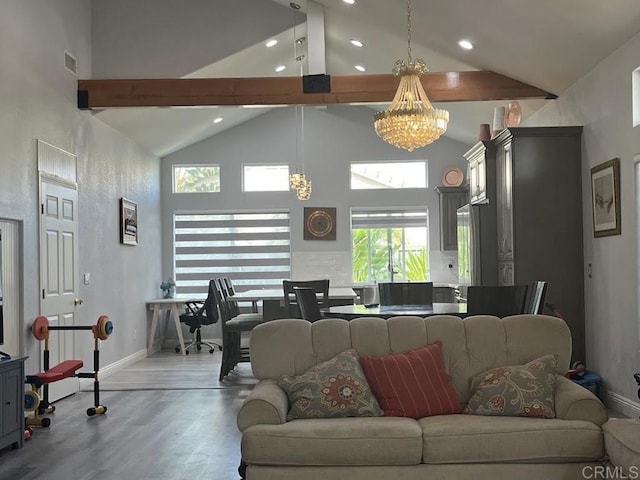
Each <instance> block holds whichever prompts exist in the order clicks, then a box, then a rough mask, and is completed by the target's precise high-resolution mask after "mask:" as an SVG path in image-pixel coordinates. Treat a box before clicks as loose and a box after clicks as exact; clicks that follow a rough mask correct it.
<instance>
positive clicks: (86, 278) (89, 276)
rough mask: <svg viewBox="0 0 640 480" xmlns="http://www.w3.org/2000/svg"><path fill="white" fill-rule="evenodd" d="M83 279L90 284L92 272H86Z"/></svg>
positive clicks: (86, 283)
mask: <svg viewBox="0 0 640 480" xmlns="http://www.w3.org/2000/svg"><path fill="white" fill-rule="evenodd" d="M83 280H84V284H85V285H89V284H90V283H91V274H90V273H85V274H84V278H83Z"/></svg>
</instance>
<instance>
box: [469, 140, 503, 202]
mask: <svg viewBox="0 0 640 480" xmlns="http://www.w3.org/2000/svg"><path fill="white" fill-rule="evenodd" d="M464 158H465V159H466V160H467V162H468V168H467V178H468V179H469V203H470V204H471V205H481V204H485V203H489V202H491V201H492V199H493V201H494V202H495V168H496V167H495V145H494V144H493V142H490V141H487V142H484V141H480V142H478V143H476V144H475V145H474V146H473V147H472V148H471V149H470V150H469V151H468V152H467V153H466V154H465V155H464Z"/></svg>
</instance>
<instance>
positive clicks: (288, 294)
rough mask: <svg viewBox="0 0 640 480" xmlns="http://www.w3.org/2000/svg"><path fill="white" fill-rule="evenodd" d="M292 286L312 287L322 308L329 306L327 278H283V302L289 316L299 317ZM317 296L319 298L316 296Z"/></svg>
mask: <svg viewBox="0 0 640 480" xmlns="http://www.w3.org/2000/svg"><path fill="white" fill-rule="evenodd" d="M294 287H303V288H312V289H313V291H314V293H315V294H316V298H317V302H318V304H319V305H320V307H322V308H329V279H328V278H326V279H323V280H305V281H292V280H283V281H282V289H283V290H284V304H285V307H286V309H287V311H288V312H289V317H290V318H301V315H302V314H301V312H300V308H299V307H298V301H297V300H296V294H295V291H294ZM318 296H319V298H318Z"/></svg>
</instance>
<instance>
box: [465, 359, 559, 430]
mask: <svg viewBox="0 0 640 480" xmlns="http://www.w3.org/2000/svg"><path fill="white" fill-rule="evenodd" d="M557 366H558V356H557V355H555V354H554V355H545V356H544V357H540V358H537V359H536V360H532V361H531V362H529V363H527V364H526V365H517V366H511V367H498V368H493V369H491V370H487V371H485V372H482V373H480V374H479V375H477V376H476V377H474V378H473V380H472V381H471V398H470V399H469V403H468V404H467V406H466V407H465V408H464V410H463V411H462V413H469V414H472V415H504V416H512V417H540V418H555V416H556V412H555V409H554V393H555V388H556V381H557V374H556V368H557Z"/></svg>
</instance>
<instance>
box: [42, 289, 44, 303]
mask: <svg viewBox="0 0 640 480" xmlns="http://www.w3.org/2000/svg"><path fill="white" fill-rule="evenodd" d="M42 299H43V300H44V288H43V289H42Z"/></svg>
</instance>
